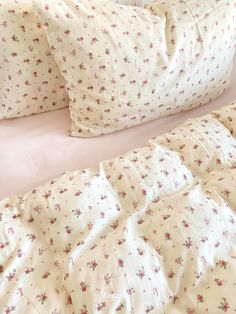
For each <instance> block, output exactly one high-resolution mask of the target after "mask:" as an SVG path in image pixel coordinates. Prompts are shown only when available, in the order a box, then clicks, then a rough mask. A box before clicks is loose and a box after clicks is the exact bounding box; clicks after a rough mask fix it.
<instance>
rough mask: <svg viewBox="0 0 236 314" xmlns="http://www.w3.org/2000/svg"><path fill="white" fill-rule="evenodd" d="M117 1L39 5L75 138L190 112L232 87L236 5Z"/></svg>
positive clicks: (46, 0)
mask: <svg viewBox="0 0 236 314" xmlns="http://www.w3.org/2000/svg"><path fill="white" fill-rule="evenodd" d="M115 2H117V1H109V0H100V1H97V0H80V1H77V0H60V1H53V2H52V1H50V0H40V1H38V0H37V1H35V5H36V7H37V8H38V11H39V14H40V17H41V19H42V21H43V23H44V25H45V31H46V34H47V38H48V41H49V44H50V47H51V50H52V53H53V55H54V58H55V60H56V62H57V64H58V65H59V68H60V71H61V73H62V75H63V77H64V78H65V80H66V82H67V90H68V94H69V97H70V115H71V119H72V131H71V133H72V135H73V136H80V137H91V136H97V135H101V134H106V133H110V132H113V131H117V130H121V129H124V128H128V127H132V126H135V125H138V124H140V123H144V122H147V121H150V120H153V119H156V118H160V117H164V116H167V115H170V114H174V113H177V112H181V111H184V110H188V109H191V108H194V107H197V106H200V105H203V104H205V103H208V102H209V101H211V100H212V99H213V98H215V97H217V96H219V95H220V94H221V93H223V92H224V91H225V89H226V88H227V87H228V86H229V83H230V79H231V72H232V66H233V56H234V51H235V41H236V32H235V26H234V25H235V19H236V10H235V7H236V6H235V5H236V1H234V0H233V1H230V2H225V1H224V0H209V1H207V2H204V5H199V1H197V0H192V1H187V2H186V1H179V2H177V1H176V0H164V1H153V2H150V1H139V3H137V4H138V5H139V4H140V5H142V4H143V2H150V3H149V4H147V5H146V8H145V9H144V8H142V7H134V6H126V5H121V4H117V3H115ZM122 2H123V3H126V4H130V1H125V0H124V1H122ZM141 2H142V3H141ZM219 21H220V23H219Z"/></svg>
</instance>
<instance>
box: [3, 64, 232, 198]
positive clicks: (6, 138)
mask: <svg viewBox="0 0 236 314" xmlns="http://www.w3.org/2000/svg"><path fill="white" fill-rule="evenodd" d="M235 59H236V58H235ZM235 99H236V66H235V67H234V72H233V78H232V84H231V87H230V88H229V89H228V90H227V91H226V92H225V93H224V94H223V95H222V96H221V97H219V98H217V99H216V100H215V101H213V102H211V103H209V104H207V105H205V106H202V107H200V108H197V109H194V110H191V111H188V112H184V113H180V114H177V115H173V116H170V117H167V118H163V119H159V120H155V121H152V122H149V123H146V124H144V125H141V126H137V127H133V128H131V129H128V130H123V131H119V132H116V133H113V134H109V135H106V136H101V137H96V138H89V139H88V138H72V137H70V136H69V129H70V118H69V110H68V108H66V109H60V110H56V111H52V112H47V113H43V114H38V115H35V116H30V117H25V118H18V119H9V120H3V121H0V174H1V175H0V199H3V198H5V197H7V196H10V195H23V194H24V193H26V192H27V191H29V190H31V189H33V188H35V187H37V186H38V185H40V184H43V183H45V182H46V181H49V180H51V179H53V178H55V177H57V176H60V175H61V174H62V173H64V172H66V171H74V170H81V169H84V168H88V167H95V166H97V164H98V163H99V162H101V161H102V160H105V159H110V158H114V157H116V156H118V155H120V154H122V153H125V152H127V151H129V150H131V149H133V148H136V147H140V146H143V145H144V144H145V143H146V142H147V141H148V139H150V138H152V137H154V136H157V135H160V134H163V133H165V132H167V131H169V130H171V129H173V128H174V127H176V126H177V125H178V124H180V123H182V122H183V121H185V120H186V119H188V118H192V117H196V116H200V115H203V114H207V113H209V112H211V111H213V110H215V109H217V108H219V107H221V106H222V105H224V104H227V103H228V102H231V101H233V100H235Z"/></svg>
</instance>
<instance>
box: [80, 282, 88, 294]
mask: <svg viewBox="0 0 236 314" xmlns="http://www.w3.org/2000/svg"><path fill="white" fill-rule="evenodd" d="M79 285H80V288H81V291H82V292H86V291H87V288H88V286H87V285H86V283H85V282H84V281H81V282H80V284H79Z"/></svg>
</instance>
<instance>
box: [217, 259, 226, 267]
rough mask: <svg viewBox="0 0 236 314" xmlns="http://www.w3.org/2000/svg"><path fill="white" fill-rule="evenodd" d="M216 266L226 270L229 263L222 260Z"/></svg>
mask: <svg viewBox="0 0 236 314" xmlns="http://www.w3.org/2000/svg"><path fill="white" fill-rule="evenodd" d="M216 265H217V266H219V267H221V268H224V269H226V268H227V265H228V263H227V262H226V261H225V260H223V259H221V260H219V261H218V262H217V263H216Z"/></svg>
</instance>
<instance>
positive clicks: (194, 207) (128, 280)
mask: <svg viewBox="0 0 236 314" xmlns="http://www.w3.org/2000/svg"><path fill="white" fill-rule="evenodd" d="M235 121H236V103H235V102H233V103H231V104H230V105H228V106H226V107H223V108H221V109H219V110H217V111H215V112H213V113H212V114H208V115H205V116H202V117H200V118H194V119H190V120H187V121H186V122H185V123H184V124H183V125H180V126H179V127H177V128H175V129H174V130H173V131H171V132H169V133H166V134H164V135H162V136H158V137H155V138H153V139H151V140H150V141H149V143H148V144H147V145H146V146H144V147H143V148H139V149H135V150H133V151H130V152H128V153H126V154H124V155H121V156H119V157H117V158H115V159H111V160H107V161H104V162H101V163H100V166H99V167H97V168H89V169H86V170H84V171H76V172H68V173H65V174H64V175H63V176H61V177H59V178H57V179H55V180H53V181H51V182H49V183H46V184H44V185H42V186H40V187H38V188H36V189H34V190H33V191H31V192H29V193H27V194H26V195H25V196H24V197H22V198H20V197H11V198H7V199H5V200H3V201H2V202H0V227H1V228H0V265H1V266H0V277H1V289H0V312H1V313H9V312H16V313H52V314H56V313H79V314H81V313H82V314H86V313H135V314H136V313H137V314H139V313H140V314H143V313H158V314H159V313H160V314H167V313H168V314H169V313H170V314H171V313H187V314H194V313H199V314H200V313H206V312H208V313H214V314H217V313H219V314H220V313H234V312H235V311H236V298H235V293H234V291H235V286H236V227H235V224H236V213H235V210H236V197H235V189H236V138H235V134H236V124H235Z"/></svg>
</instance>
